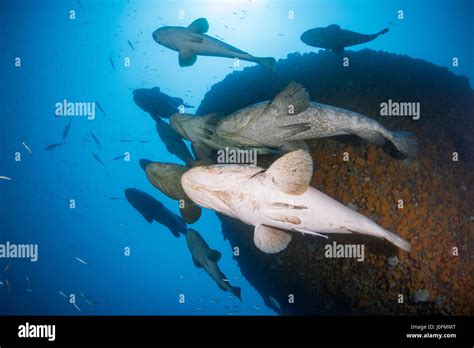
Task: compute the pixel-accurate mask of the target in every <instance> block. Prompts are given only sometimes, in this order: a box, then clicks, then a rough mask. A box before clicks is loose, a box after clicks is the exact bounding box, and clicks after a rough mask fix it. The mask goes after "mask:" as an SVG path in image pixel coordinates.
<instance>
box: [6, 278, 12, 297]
mask: <svg viewBox="0 0 474 348" xmlns="http://www.w3.org/2000/svg"><path fill="white" fill-rule="evenodd" d="M5 284H6V285H7V289H8V293H9V294H11V293H12V288H11V287H10V282H9V281H8V279H5Z"/></svg>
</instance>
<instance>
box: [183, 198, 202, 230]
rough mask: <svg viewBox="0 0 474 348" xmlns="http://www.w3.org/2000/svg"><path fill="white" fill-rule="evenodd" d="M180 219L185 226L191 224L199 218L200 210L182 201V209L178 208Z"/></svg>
mask: <svg viewBox="0 0 474 348" xmlns="http://www.w3.org/2000/svg"><path fill="white" fill-rule="evenodd" d="M179 212H180V213H181V217H182V218H183V220H184V221H185V222H186V223H187V224H193V223H195V222H196V221H198V220H199V218H200V217H201V208H200V207H198V206H197V205H196V204H194V203H193V202H190V201H187V200H186V201H184V207H181V206H180V207H179Z"/></svg>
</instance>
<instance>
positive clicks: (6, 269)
mask: <svg viewBox="0 0 474 348" xmlns="http://www.w3.org/2000/svg"><path fill="white" fill-rule="evenodd" d="M9 268H10V262H9V263H8V265H7V266H6V267H5V268H4V269H3V272H6V271H8V269H9Z"/></svg>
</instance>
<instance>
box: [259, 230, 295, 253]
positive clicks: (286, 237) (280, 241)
mask: <svg viewBox="0 0 474 348" xmlns="http://www.w3.org/2000/svg"><path fill="white" fill-rule="evenodd" d="M253 240H254V242H255V246H256V247H257V248H258V249H260V250H261V251H263V252H264V253H267V254H274V253H278V252H280V251H282V250H283V249H285V248H286V247H287V246H288V244H289V243H290V241H291V234H289V233H288V232H285V231H282V230H279V229H277V228H274V227H270V226H265V225H257V226H256V227H255V231H254V234H253Z"/></svg>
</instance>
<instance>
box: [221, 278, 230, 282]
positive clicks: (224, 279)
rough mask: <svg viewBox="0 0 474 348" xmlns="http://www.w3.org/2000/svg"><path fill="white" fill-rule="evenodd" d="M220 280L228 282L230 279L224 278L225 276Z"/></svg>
mask: <svg viewBox="0 0 474 348" xmlns="http://www.w3.org/2000/svg"><path fill="white" fill-rule="evenodd" d="M222 281H223V282H230V280H229V279H226V278H223V279H222Z"/></svg>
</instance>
